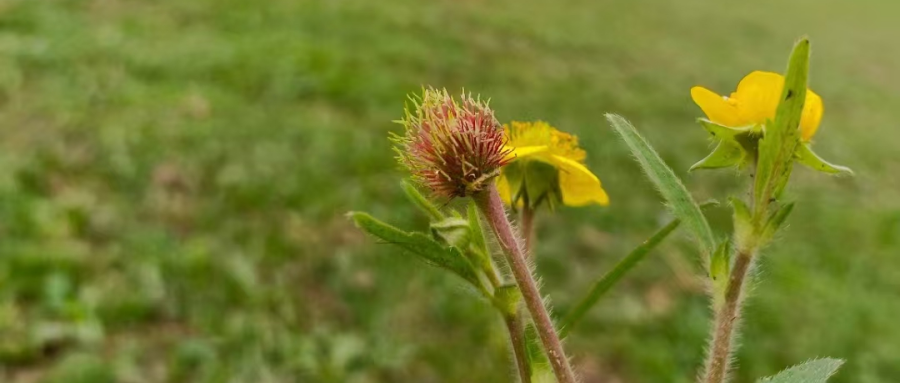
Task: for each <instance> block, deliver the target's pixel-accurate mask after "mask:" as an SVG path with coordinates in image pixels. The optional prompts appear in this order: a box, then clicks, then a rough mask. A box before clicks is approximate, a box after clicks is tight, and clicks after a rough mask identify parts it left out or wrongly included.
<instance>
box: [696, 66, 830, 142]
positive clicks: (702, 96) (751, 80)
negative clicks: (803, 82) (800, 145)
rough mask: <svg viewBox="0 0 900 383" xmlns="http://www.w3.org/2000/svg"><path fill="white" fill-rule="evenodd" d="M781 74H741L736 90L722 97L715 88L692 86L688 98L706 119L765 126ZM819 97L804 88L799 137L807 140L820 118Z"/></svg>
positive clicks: (778, 93)
mask: <svg viewBox="0 0 900 383" xmlns="http://www.w3.org/2000/svg"><path fill="white" fill-rule="evenodd" d="M783 87H784V77H783V76H782V75H780V74H778V73H772V72H761V71H755V72H753V73H750V74H748V75H747V76H746V77H744V79H743V80H741V82H740V83H739V84H738V86H737V91H735V92H734V93H732V94H731V96H728V97H723V96H720V95H718V94H716V93H715V92H713V91H711V90H709V89H706V88H703V87H700V86H695V87H693V88H691V98H693V99H694V102H695V103H696V104H697V106H699V107H700V109H702V110H703V113H706V117H707V118H709V120H710V121H712V122H714V123H717V124H720V125H724V126H727V127H733V128H739V127H757V126H765V124H766V121H767V120H774V119H775V109H776V108H777V107H778V101H779V99H780V98H781V90H782V88H783ZM822 110H823V109H822V98H821V97H819V95H817V94H815V93H813V92H812V91H811V90H807V92H806V103H805V104H804V105H803V114H802V115H801V118H800V139H801V140H802V141H803V142H809V141H810V140H811V139H812V137H813V135H815V134H816V130H817V129H818V128H819V122H821V121H822Z"/></svg>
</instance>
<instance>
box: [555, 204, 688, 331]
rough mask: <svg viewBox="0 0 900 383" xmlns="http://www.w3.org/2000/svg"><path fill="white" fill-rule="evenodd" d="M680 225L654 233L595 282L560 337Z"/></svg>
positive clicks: (567, 319)
mask: <svg viewBox="0 0 900 383" xmlns="http://www.w3.org/2000/svg"><path fill="white" fill-rule="evenodd" d="M680 223H681V221H680V220H678V219H674V220H672V222H669V224H668V225H666V226H663V227H662V228H661V229H659V231H657V232H656V233H654V234H653V236H651V237H650V238H649V239H647V240H646V241H644V243H642V244H640V246H638V247H636V248H635V249H634V250H632V251H631V253H628V255H626V256H625V258H623V259H622V260H621V261H619V263H617V264H616V266H615V267H613V268H612V270H610V271H609V272H608V273H606V274H604V275H603V276H602V277H600V279H598V280H597V282H594V286H593V287H591V290H590V291H588V293H587V295H585V296H584V298H581V301H579V303H578V304H577V305H576V306H575V308H574V309H572V311H571V312H569V314H568V315H566V317H565V319H564V320H563V322H562V325H561V326H560V330H559V336H560V337H561V338H564V337H565V336H566V335H568V334H569V331H571V330H572V327H574V326H575V324H577V323H578V322H579V321H580V320H581V318H583V317H584V314H586V313H587V312H588V310H590V308H591V307H593V306H594V304H596V303H597V301H599V300H600V298H601V297H603V295H605V294H606V292H608V291H609V290H610V289H611V288H612V287H613V286H615V285H616V283H617V282H619V280H621V279H622V277H623V276H625V274H627V273H628V272H629V271H630V270H631V269H633V268H634V267H635V266H636V265H637V264H638V263H639V262H640V261H641V260H643V259H644V258H645V257H646V256H647V254H648V253H649V252H650V250H653V249H654V248H655V247H656V245H659V243H660V242H662V241H663V240H664V239H666V237H668V236H669V234H671V233H672V232H673V231H675V229H676V228H678V225H679V224H680Z"/></svg>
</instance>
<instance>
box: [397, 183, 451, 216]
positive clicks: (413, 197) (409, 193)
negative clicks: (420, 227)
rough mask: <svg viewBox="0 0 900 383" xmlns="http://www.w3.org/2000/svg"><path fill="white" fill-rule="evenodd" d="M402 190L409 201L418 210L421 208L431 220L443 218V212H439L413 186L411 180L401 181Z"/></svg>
mask: <svg viewBox="0 0 900 383" xmlns="http://www.w3.org/2000/svg"><path fill="white" fill-rule="evenodd" d="M402 187H403V192H405V193H406V197H407V198H409V201H410V202H412V203H413V205H415V206H416V207H417V208H419V210H421V211H422V212H423V213H425V215H427V216H428V218H429V219H431V220H432V221H440V220H443V219H444V214H443V213H441V210H440V209H438V208H437V206H435V205H434V204H433V203H431V201H429V200H428V198H426V197H425V196H424V195H422V193H420V192H419V189H418V188H416V187H415V186H413V184H412V182H409V181H406V180H404V181H403V182H402Z"/></svg>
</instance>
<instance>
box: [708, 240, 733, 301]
mask: <svg viewBox="0 0 900 383" xmlns="http://www.w3.org/2000/svg"><path fill="white" fill-rule="evenodd" d="M730 274H731V241H728V240H724V241H722V243H720V244H719V247H718V248H716V252H715V253H713V256H712V259H711V260H710V261H709V277H710V279H712V284H713V293H714V294H713V298H714V301H713V303H714V305H715V307H720V306H721V304H722V303H723V302H724V300H725V292H726V290H727V289H728V276H729V275H730Z"/></svg>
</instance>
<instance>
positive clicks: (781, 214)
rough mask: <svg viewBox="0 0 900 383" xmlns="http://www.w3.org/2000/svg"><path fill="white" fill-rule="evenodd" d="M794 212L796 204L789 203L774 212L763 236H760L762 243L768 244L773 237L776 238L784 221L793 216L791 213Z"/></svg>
mask: <svg viewBox="0 0 900 383" xmlns="http://www.w3.org/2000/svg"><path fill="white" fill-rule="evenodd" d="M793 210H794V203H793V202H791V203H788V204H785V205H784V206H781V207H780V208H778V210H775V211H774V212H772V215H771V216H769V220H768V221H767V222H766V227H765V228H764V229H763V232H762V235H761V236H760V241H761V242H762V243H768V242H769V241H771V240H772V237H773V236H775V233H777V232H778V229H780V228H781V226H782V225H783V224H784V221H786V220H787V217H788V216H789V215H791V211H793Z"/></svg>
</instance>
